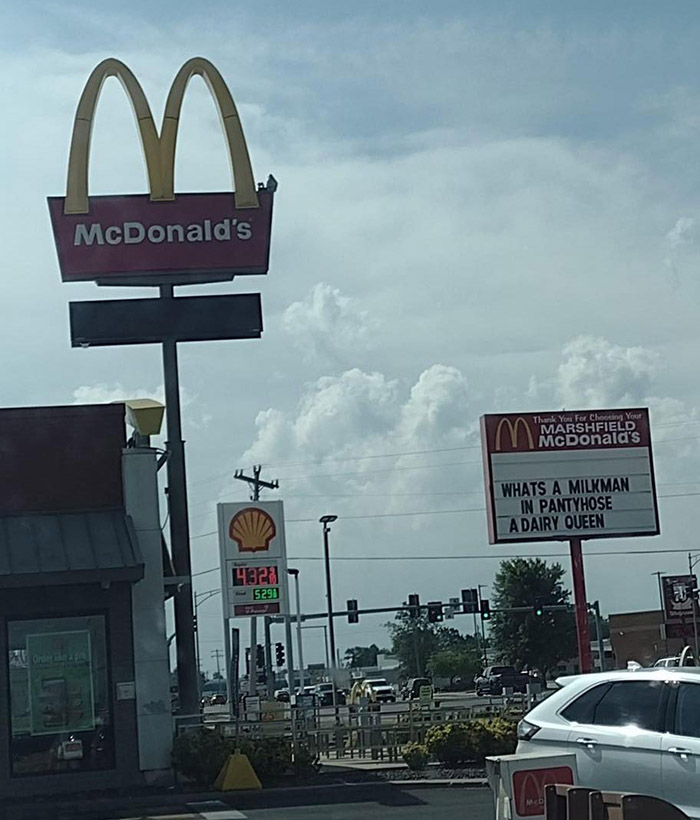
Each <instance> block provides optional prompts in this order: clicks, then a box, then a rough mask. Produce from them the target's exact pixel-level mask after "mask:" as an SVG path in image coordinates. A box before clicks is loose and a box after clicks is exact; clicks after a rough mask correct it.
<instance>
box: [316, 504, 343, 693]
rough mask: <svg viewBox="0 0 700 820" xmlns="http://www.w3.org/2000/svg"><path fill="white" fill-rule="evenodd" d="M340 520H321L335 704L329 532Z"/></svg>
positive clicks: (333, 630)
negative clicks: (334, 523)
mask: <svg viewBox="0 0 700 820" xmlns="http://www.w3.org/2000/svg"><path fill="white" fill-rule="evenodd" d="M337 520H338V516H337V515H322V516H321V517H320V518H319V522H320V523H321V524H323V554H324V559H325V563H326V598H327V602H328V634H329V635H330V641H331V677H332V679H333V706H335V705H336V696H335V686H336V680H335V678H336V673H335V670H336V661H335V629H334V628H333V593H332V590H331V556H330V551H329V548H328V533H329V532H330V531H331V528H330V526H329V525H330V524H332V523H333V522H334V521H337Z"/></svg>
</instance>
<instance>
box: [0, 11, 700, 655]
mask: <svg viewBox="0 0 700 820" xmlns="http://www.w3.org/2000/svg"><path fill="white" fill-rule="evenodd" d="M0 17H1V23H2V24H1V25H0V49H1V50H2V63H3V67H4V70H3V75H2V80H1V81H0V104H1V105H2V111H3V119H4V123H5V127H4V128H3V129H2V130H1V131H0V171H1V172H2V174H1V178H2V184H3V191H2V196H0V226H1V227H0V235H1V236H2V247H3V251H4V253H3V274H2V278H3V282H4V284H3V286H2V291H1V292H2V296H3V298H2V300H0V334H2V340H3V347H4V350H5V354H4V355H3V356H2V358H1V359H0V374H1V376H2V385H3V390H2V399H1V400H2V403H3V404H4V405H15V406H18V405H33V404H70V403H72V402H75V401H110V400H113V399H116V398H121V397H124V396H125V395H131V396H135V395H138V396H141V395H154V396H158V395H160V394H161V392H162V388H161V384H162V375H161V367H160V354H159V350H158V349H157V348H155V347H145V348H124V349H99V348H97V349H91V350H72V349H71V348H70V345H69V337H68V321H67V304H68V301H69V300H70V299H81V298H107V297H110V296H116V297H122V298H123V296H124V292H123V291H120V290H117V289H112V290H105V289H102V290H99V291H98V289H97V288H96V287H95V286H94V285H90V284H84V285H62V284H61V282H60V278H59V274H58V268H57V262H56V256H55V251H54V247H53V240H52V236H51V231H50V226H49V221H48V218H47V217H48V214H47V209H46V204H45V197H46V196H47V195H56V194H62V193H63V191H64V185H65V172H66V162H67V153H68V144H69V139H70V131H71V126H72V118H73V115H74V111H75V106H76V103H77V100H78V97H79V94H80V92H81V90H82V86H83V84H84V82H85V80H86V78H87V76H88V74H89V72H90V71H91V69H92V68H93V67H94V65H95V64H96V63H98V62H99V61H100V60H101V59H103V58H105V57H108V56H115V57H119V58H121V59H122V60H124V61H125V62H126V63H127V64H128V65H129V66H130V67H131V68H132V69H133V70H134V71H135V73H136V74H137V76H138V77H139V79H140V80H141V82H142V84H143V85H144V87H145V90H146V93H147V95H148V97H149V100H150V101H151V105H152V107H153V109H154V112H155V113H156V119H158V118H159V116H160V113H161V112H162V106H163V102H164V100H165V96H166V94H167V90H168V88H169V85H170V82H171V80H172V77H173V76H174V74H175V72H176V71H177V69H178V68H179V67H180V65H181V64H182V63H183V62H184V61H185V60H186V59H187V58H189V57H191V56H195V55H201V56H205V57H208V58H209V59H211V60H212V61H213V62H214V63H215V64H216V65H217V66H218V68H219V69H220V70H221V72H222V73H223V75H224V77H225V78H226V79H227V81H228V83H229V85H230V88H231V90H232V92H233V95H234V98H235V100H236V102H237V104H238V107H239V112H240V114H241V118H242V121H243V126H244V129H245V133H246V137H247V140H248V144H249V149H250V152H251V156H252V160H253V167H254V172H255V175H256V178H257V179H258V180H264V179H266V178H267V175H268V173H270V172H272V173H273V174H274V175H275V177H276V178H277V179H278V181H279V184H280V187H279V191H278V192H277V195H276V200H275V215H274V230H273V250H272V261H271V267H270V273H269V275H268V276H267V277H265V278H263V277H255V278H249V279H247V280H236V281H235V282H233V283H230V284H227V285H225V286H217V287H213V286H209V287H205V288H200V291H199V292H246V291H251V290H260V291H261V292H262V296H263V306H264V314H265V333H264V338H263V339H262V340H261V341H249V342H222V343H208V344H190V345H186V346H183V349H182V351H181V364H182V368H181V380H182V387H183V393H184V396H183V400H184V404H185V418H184V425H185V438H186V439H187V456H188V471H189V480H190V500H191V526H192V534H193V536H194V540H193V542H192V544H193V564H194V571H195V572H200V573H202V572H205V571H206V570H208V569H211V568H212V567H215V566H216V563H217V545H216V536H215V535H213V534H212V532H213V530H214V528H215V517H214V509H215V504H216V502H217V501H219V500H239V499H244V498H245V497H246V490H245V488H244V487H243V486H242V485H238V486H236V485H237V484H238V483H237V482H234V481H233V479H232V474H233V471H234V470H235V469H236V468H240V467H250V466H251V465H253V464H255V463H261V464H263V465H264V468H265V469H264V476H265V477H267V478H277V479H279V481H280V484H281V491H280V494H279V495H280V497H282V498H284V500H285V506H286V514H287V519H288V524H287V537H288V545H289V551H290V557H291V563H292V564H296V565H298V566H299V568H300V570H301V579H302V595H303V603H304V608H305V609H306V610H307V611H309V610H310V611H318V610H320V609H322V608H323V606H324V595H323V576H322V563H321V562H320V558H321V548H322V542H321V529H320V525H319V524H318V517H319V515H322V514H325V513H334V514H337V515H338V516H339V520H338V522H337V523H336V524H335V525H334V527H333V531H332V534H331V539H332V551H333V555H334V556H335V558H336V559H337V560H335V562H334V567H333V573H334V584H335V595H336V598H337V600H338V601H339V602H343V601H344V600H345V599H346V598H348V597H357V598H358V599H359V601H360V606H378V605H398V604H400V603H401V602H402V601H403V600H404V599H405V597H406V595H407V594H408V593H410V592H417V593H419V594H420V595H421V598H422V599H423V600H431V599H442V600H445V599H447V598H449V597H450V596H455V595H458V594H459V590H460V589H461V588H463V587H467V586H475V585H476V584H477V583H479V584H486V585H489V584H490V583H491V582H492V579H493V573H494V571H495V569H496V568H497V566H498V557H500V556H503V555H519V554H525V555H530V554H532V555H534V554H538V555H552V556H554V555H561V556H563V560H564V562H565V563H566V557H565V551H566V545H564V544H556V543H554V544H543V545H539V546H530V547H527V548H523V549H519V548H516V547H508V548H499V547H490V546H489V545H488V543H487V538H486V524H485V514H484V511H483V507H484V499H483V489H482V475H481V463H480V452H479V448H478V436H477V432H476V431H477V426H478V418H479V415H480V414H482V413H484V412H494V411H514V410H528V409H531V410H551V409H558V408H562V407H566V408H567V409H584V408H593V407H608V406H631V405H648V406H649V407H650V408H651V412H652V423H653V435H654V440H655V458H656V467H657V481H658V484H659V493H660V495H661V496H662V497H663V498H662V499H661V500H660V510H661V525H662V531H663V534H662V535H661V536H660V537H658V538H655V539H637V540H635V541H632V540H628V541H625V540H617V541H607V542H606V541H599V542H595V543H592V544H590V545H588V546H587V549H586V553H587V555H588V556H589V557H588V559H587V573H588V575H587V580H588V589H589V598H590V599H595V598H599V599H600V600H601V605H602V609H603V610H604V611H605V612H620V611H625V610H627V609H645V608H652V607H655V606H656V605H657V603H658V597H657V592H656V586H655V583H656V582H655V579H654V578H653V577H652V575H651V573H653V572H655V571H657V570H661V571H668V572H679V571H682V570H683V569H684V567H685V566H687V556H686V554H685V553H686V552H687V551H688V550H698V549H700V542H699V541H698V537H697V532H698V528H699V526H700V515H698V513H697V511H696V510H697V507H698V502H700V475H699V473H698V471H699V468H700V388H699V386H698V378H697V358H698V357H697V353H698V317H699V316H700V281H699V277H698V272H699V270H700V245H699V243H700V171H699V170H698V164H697V160H696V153H697V145H698V137H699V136H700V113H699V112H700V75H699V69H698V60H697V43H698V36H699V35H700V9H699V8H698V6H697V3H696V2H691V1H690V0H688V2H683V0H679V2H676V3H674V4H672V6H668V5H665V4H661V3H656V2H646V0H619V2H616V3H614V4H611V3H609V2H605V3H604V2H601V1H600V0H587V1H586V2H583V1H582V0H571V1H570V2H567V3H561V2H559V1H558V0H551V2H538V1H537V0H532V2H527V3H523V2H521V0H512V2H509V1H507V0H490V2H488V3H486V2H483V1H482V2H469V0H459V1H458V0H454V1H453V0H437V2H433V3H424V2H417V0H374V2H368V0H364V2H363V0H357V1H356V2H354V3H352V4H339V3H333V2H328V0H298V1H297V2H294V3H288V2H286V0H259V2H257V3H255V4H235V3H230V2H216V0H201V2H199V3H196V4H185V3H182V2H173V0H169V2H161V0H149V2H146V3H143V2H142V3H136V2H133V0H125V2H122V3H120V4H114V3H104V2H90V3H87V2H77V3H70V2H61V3H58V2H34V1H33V0H25V2H23V3H21V4H12V5H10V4H9V3H7V2H5V3H2V4H0ZM139 151H140V149H139V146H138V141H137V139H136V131H135V127H134V124H133V119H132V117H131V115H130V112H129V106H128V103H127V102H126V100H125V98H124V95H123V94H122V92H121V89H120V88H119V85H118V83H117V82H116V81H110V82H108V83H107V85H106V87H105V92H104V95H103V97H102V100H101V103H100V108H99V111H98V115H97V118H96V127H95V136H94V149H93V155H92V166H91V190H92V191H93V192H94V193H123V192H143V191H145V190H146V187H145V173H144V169H143V163H142V160H141V158H140V153H139ZM230 185H231V182H230V172H229V170H228V165H227V159H226V156H225V152H224V148H223V140H222V137H221V132H220V130H219V126H218V120H217V117H216V114H215V110H214V107H213V105H212V103H211V101H210V100H209V99H208V97H207V94H206V93H205V91H204V87H203V85H202V84H201V83H200V82H199V81H197V82H194V83H193V84H192V93H191V94H190V95H189V96H188V97H187V98H186V101H185V105H184V110H183V121H182V130H181V137H180V146H179V155H178V160H177V179H176V188H177V190H180V191H197V190H200V191H209V190H226V189H227V188H230ZM192 292H194V291H192ZM147 293H148V292H147V291H140V292H138V291H134V292H133V295H144V294H147ZM630 550H635V551H639V550H641V551H644V552H646V553H647V554H642V555H637V554H635V555H633V556H629V555H627V556H625V555H620V554H619V553H620V552H625V551H630ZM612 553H615V554H612ZM380 559H381V560H380ZM217 583H218V580H217V575H216V573H208V574H203V575H198V576H197V589H198V590H200V591H203V590H206V589H210V588H213V587H216V586H217ZM485 594H486V595H488V591H487V592H485ZM382 620H383V619H381V618H369V617H367V618H364V619H363V620H362V622H361V625H360V626H359V627H358V626H349V625H347V624H341V625H339V628H338V641H339V646H340V648H341V651H344V649H345V648H346V647H347V646H348V645H354V644H357V643H363V644H366V643H369V642H376V643H380V644H382V643H386V637H385V632H384V630H383V629H382V626H381V624H382ZM200 625H201V637H202V641H203V644H202V646H203V653H202V654H203V658H204V659H205V661H206V660H207V658H208V656H209V652H210V651H211V650H212V649H215V648H216V647H217V646H218V645H219V642H220V635H221V617H220V609H219V604H218V602H217V599H216V598H214V599H213V600H212V601H211V602H210V603H207V604H203V606H202V610H201V612H200ZM309 636H310V637H309V648H308V660H311V661H318V660H321V658H322V650H321V643H320V641H319V640H317V638H318V636H315V637H314V634H313V633H309Z"/></svg>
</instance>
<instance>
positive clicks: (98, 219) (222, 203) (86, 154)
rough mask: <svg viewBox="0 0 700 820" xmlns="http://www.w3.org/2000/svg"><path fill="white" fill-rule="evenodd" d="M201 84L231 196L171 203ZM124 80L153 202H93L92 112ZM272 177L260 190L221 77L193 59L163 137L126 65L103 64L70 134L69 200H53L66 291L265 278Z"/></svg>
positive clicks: (186, 197) (130, 198)
mask: <svg viewBox="0 0 700 820" xmlns="http://www.w3.org/2000/svg"><path fill="white" fill-rule="evenodd" d="M195 75H199V76H201V77H202V78H203V79H204V81H205V83H206V85H207V87H208V89H209V91H210V92H211V95H212V97H213V99H214V102H215V104H216V106H217V108H218V111H219V115H220V119H221V124H222V128H223V132H224V137H225V141H226V145H227V148H228V154H229V158H230V161H231V169H232V176H233V189H234V190H233V192H228V193H226V192H217V193H181V194H178V195H176V194H175V150H176V146H177V135H178V130H179V125H180V112H181V109H182V102H183V99H184V95H185V92H186V90H187V87H188V84H189V81H190V80H191V79H192V77H194V76H195ZM109 77H116V78H117V79H119V80H120V82H121V85H122V87H123V88H124V91H125V93H126V95H127V97H128V98H129V100H130V102H131V105H132V108H133V110H134V115H135V118H136V125H137V128H138V134H139V138H140V141H141V147H142V149H143V155H144V159H145V164H146V172H147V177H148V187H149V193H148V194H131V195H118V196H90V195H89V191H88V176H89V174H88V171H89V163H90V143H91V136H92V127H93V120H94V116H95V110H96V107H97V103H98V100H99V97H100V93H101V91H102V87H103V85H104V83H105V81H106V80H107V79H108V78H109ZM276 187H277V184H276V182H275V181H274V179H273V178H272V177H270V178H269V180H268V183H267V185H266V186H263V185H258V186H257V187H256V184H255V180H254V177H253V171H252V168H251V164H250V157H249V155H248V148H247V145H246V141H245V137H244V134H243V128H242V125H241V122H240V119H239V116H238V111H237V110H236V105H235V103H234V101H233V97H232V96H231V92H230V91H229V89H228V87H227V85H226V83H225V81H224V79H223V77H222V76H221V74H220V73H219V71H218V70H217V69H216V68H215V67H214V65H212V63H210V62H209V61H208V60H206V59H204V58H202V57H195V58H193V59H191V60H188V61H187V62H186V63H185V64H184V65H183V66H182V68H181V69H180V70H179V71H178V73H177V74H176V76H175V79H174V80H173V83H172V85H171V87H170V91H169V93H168V97H167V100H166V104H165V112H164V114H163V121H162V124H161V128H160V131H159V130H158V129H157V128H156V125H155V121H154V119H153V115H152V113H151V108H150V106H149V104H148V100H147V99H146V95H145V94H144V91H143V89H142V87H141V85H140V83H139V82H138V80H137V79H136V77H135V75H134V74H133V73H132V71H131V70H130V69H129V68H128V67H127V66H126V65H125V64H124V63H122V62H121V61H119V60H115V59H112V58H110V59H107V60H104V61H103V62H101V63H100V64H99V65H98V66H96V68H95V69H94V70H93V72H92V73H91V74H90V76H89V78H88V80H87V83H86V85H85V88H84V89H83V93H82V95H81V97H80V101H79V103H78V109H77V111H76V115H75V122H74V125H73V135H72V139H71V146H70V154H69V159H68V179H67V185H66V195H65V197H49V199H48V203H49V213H50V216H51V223H52V227H53V232H54V238H55V241H56V248H57V252H58V260H59V266H60V270H61V277H62V279H63V280H64V281H81V280H95V281H98V282H100V283H111V284H135V285H143V284H149V283H152V284H159V283H161V282H164V281H168V282H171V283H173V284H194V283H201V282H212V281H221V280H225V279H231V278H233V276H238V275H242V274H263V273H267V270H268V266H269V254H270V232H271V226H272V203H273V197H274V190H275V188H276Z"/></svg>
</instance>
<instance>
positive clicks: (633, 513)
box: [481, 407, 659, 544]
mask: <svg viewBox="0 0 700 820" xmlns="http://www.w3.org/2000/svg"><path fill="white" fill-rule="evenodd" d="M481 441H482V451H483V457H484V478H485V484H486V501H487V506H486V510H487V517H488V530H489V540H490V541H491V543H492V544H508V543H519V542H526V541H566V540H570V539H572V538H585V539H589V538H611V537H630V536H635V535H658V533H659V517H658V510H657V504H656V487H655V481H654V469H653V459H652V452H651V432H650V425H649V411H648V410H647V409H646V408H644V407H641V408H640V407H636V408H629V409H617V408H615V409H609V410H561V411H553V412H543V413H508V414H504V413H494V414H487V415H485V416H483V417H482V419H481Z"/></svg>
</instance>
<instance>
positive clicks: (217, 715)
mask: <svg viewBox="0 0 700 820" xmlns="http://www.w3.org/2000/svg"><path fill="white" fill-rule="evenodd" d="M489 703H493V704H494V705H496V704H502V703H503V699H502V698H479V697H477V696H476V694H475V693H474V692H437V693H436V694H435V700H434V704H435V705H438V704H439V705H440V707H441V708H443V709H444V708H447V709H450V708H461V709H465V708H469V707H473V706H480V707H485V706H488V705H489ZM408 706H409V703H408V701H403V700H398V701H396V703H382V704H381V715H382V718H383V719H385V720H386V722H389V723H393V722H394V721H395V720H396V715H397V714H402V713H404V712H407V711H408ZM339 713H340V717H341V720H343V721H346V720H347V715H348V710H347V707H345V706H341V707H339ZM204 715H205V719H206V720H217V719H223V718H224V717H225V716H227V715H228V707H227V706H206V707H205V708H204ZM320 718H321V725H323V726H325V725H327V724H328V725H331V724H332V722H333V708H332V707H330V706H324V707H322V708H321V710H320ZM329 721H330V723H329Z"/></svg>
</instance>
